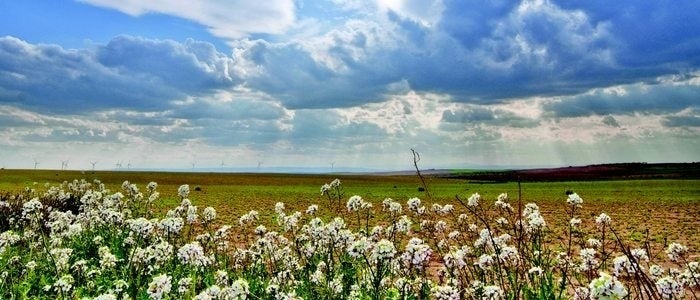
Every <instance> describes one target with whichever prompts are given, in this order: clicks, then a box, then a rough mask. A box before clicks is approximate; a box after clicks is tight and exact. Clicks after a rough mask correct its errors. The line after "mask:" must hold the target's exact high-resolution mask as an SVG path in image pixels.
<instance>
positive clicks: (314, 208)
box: [306, 204, 318, 215]
mask: <svg viewBox="0 0 700 300" xmlns="http://www.w3.org/2000/svg"><path fill="white" fill-rule="evenodd" d="M317 210H318V205H316V204H312V205H309V208H307V209H306V214H308V215H313V214H315V213H316V211H317Z"/></svg>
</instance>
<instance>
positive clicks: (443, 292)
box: [430, 285, 460, 300]
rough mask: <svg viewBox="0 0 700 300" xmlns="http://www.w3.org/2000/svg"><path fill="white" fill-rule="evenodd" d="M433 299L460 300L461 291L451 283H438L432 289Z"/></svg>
mask: <svg viewBox="0 0 700 300" xmlns="http://www.w3.org/2000/svg"><path fill="white" fill-rule="evenodd" d="M430 293H431V295H432V296H433V299H438V300H459V299H460V298H459V291H458V290H457V289H456V288H455V287H453V286H450V285H438V286H435V287H433V288H432V289H430Z"/></svg>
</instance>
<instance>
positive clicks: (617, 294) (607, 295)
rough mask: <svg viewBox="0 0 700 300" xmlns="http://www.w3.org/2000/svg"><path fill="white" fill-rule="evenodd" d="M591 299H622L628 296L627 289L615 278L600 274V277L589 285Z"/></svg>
mask: <svg viewBox="0 0 700 300" xmlns="http://www.w3.org/2000/svg"><path fill="white" fill-rule="evenodd" d="M588 289H589V291H590V297H591V299H611V300H612V299H622V298H624V297H625V296H627V289H626V288H625V286H624V285H622V283H621V282H620V281H618V280H617V279H615V278H614V277H612V276H610V275H609V274H607V273H604V272H600V277H598V278H596V279H593V280H592V281H591V283H590V284H589V285H588Z"/></svg>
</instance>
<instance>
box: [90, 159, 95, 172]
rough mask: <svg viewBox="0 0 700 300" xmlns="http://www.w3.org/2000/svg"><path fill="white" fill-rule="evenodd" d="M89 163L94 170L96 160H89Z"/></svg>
mask: <svg viewBox="0 0 700 300" xmlns="http://www.w3.org/2000/svg"><path fill="white" fill-rule="evenodd" d="M90 164H91V165H92V170H93V171H95V165H96V164H97V162H96V161H91V162H90Z"/></svg>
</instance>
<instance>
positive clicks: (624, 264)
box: [613, 255, 636, 276]
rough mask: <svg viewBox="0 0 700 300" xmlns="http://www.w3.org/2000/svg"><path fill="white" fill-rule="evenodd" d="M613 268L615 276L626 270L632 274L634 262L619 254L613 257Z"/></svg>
mask: <svg viewBox="0 0 700 300" xmlns="http://www.w3.org/2000/svg"><path fill="white" fill-rule="evenodd" d="M613 265H614V267H613V270H614V272H615V276H621V275H625V274H623V273H622V272H623V271H626V272H627V274H634V273H635V269H636V268H635V267H636V264H633V263H632V262H631V261H630V259H629V258H628V257H627V256H626V255H621V256H618V257H615V258H614V259H613Z"/></svg>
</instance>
